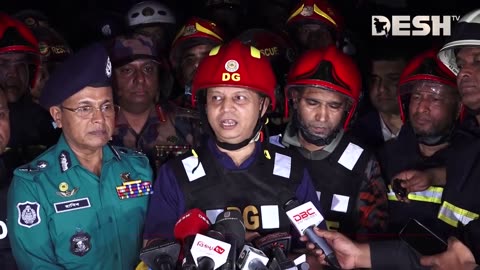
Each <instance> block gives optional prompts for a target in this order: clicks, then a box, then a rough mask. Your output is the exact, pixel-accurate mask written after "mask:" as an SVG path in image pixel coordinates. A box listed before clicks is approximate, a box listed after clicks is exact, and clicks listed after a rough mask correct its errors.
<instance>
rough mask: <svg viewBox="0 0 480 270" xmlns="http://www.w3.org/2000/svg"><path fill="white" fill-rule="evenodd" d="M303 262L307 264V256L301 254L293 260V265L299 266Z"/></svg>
mask: <svg viewBox="0 0 480 270" xmlns="http://www.w3.org/2000/svg"><path fill="white" fill-rule="evenodd" d="M304 262H307V255H305V254H302V255H300V256H298V257H297V258H296V259H295V260H293V263H294V264H295V265H299V264H302V263H304Z"/></svg>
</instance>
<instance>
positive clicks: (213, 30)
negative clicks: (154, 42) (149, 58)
mask: <svg viewBox="0 0 480 270" xmlns="http://www.w3.org/2000/svg"><path fill="white" fill-rule="evenodd" d="M223 39H224V34H223V31H222V29H220V27H219V26H218V25H217V24H215V23H214V22H211V21H209V20H205V19H202V18H198V17H192V18H190V19H189V20H188V21H187V22H186V23H185V25H183V27H182V28H181V29H180V31H179V32H178V33H177V36H176V37H175V39H174V40H173V44H172V47H171V50H170V63H171V64H172V67H173V72H174V73H175V77H176V79H177V84H178V87H177V88H176V89H174V91H173V93H172V95H171V97H170V98H171V99H174V100H175V103H176V104H178V105H179V106H182V107H186V108H191V100H192V80H193V76H194V75H195V72H196V71H197V68H198V65H199V64H200V61H201V60H202V59H203V58H204V57H205V56H207V54H208V52H209V51H210V50H211V49H212V48H213V47H215V46H217V45H220V44H221V43H223Z"/></svg>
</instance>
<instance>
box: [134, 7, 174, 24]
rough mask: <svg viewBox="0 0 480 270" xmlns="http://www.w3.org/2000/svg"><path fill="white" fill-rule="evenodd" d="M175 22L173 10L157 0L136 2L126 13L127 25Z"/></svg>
mask: <svg viewBox="0 0 480 270" xmlns="http://www.w3.org/2000/svg"><path fill="white" fill-rule="evenodd" d="M175 22H176V20H175V15H174V14H173V12H172V11H171V10H170V9H169V8H168V7H167V6H165V5H164V4H160V3H158V2H157V1H144V2H140V3H137V4H135V5H134V6H133V7H131V8H130V10H129V11H128V13H127V23H128V26H129V27H135V26H140V25H145V24H157V23H167V24H175Z"/></svg>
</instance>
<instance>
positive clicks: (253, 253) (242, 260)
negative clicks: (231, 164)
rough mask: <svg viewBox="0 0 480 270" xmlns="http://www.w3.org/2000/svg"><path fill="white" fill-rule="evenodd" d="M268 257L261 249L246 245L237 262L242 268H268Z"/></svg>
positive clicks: (256, 269)
mask: <svg viewBox="0 0 480 270" xmlns="http://www.w3.org/2000/svg"><path fill="white" fill-rule="evenodd" d="M267 263H268V257H267V255H265V253H263V251H261V250H260V249H256V248H254V247H251V246H249V245H244V246H243V249H242V252H240V256H238V260H237V264H238V268H240V270H268V268H267V267H266V266H265V265H267Z"/></svg>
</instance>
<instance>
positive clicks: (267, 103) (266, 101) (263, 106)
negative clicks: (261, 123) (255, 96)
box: [260, 97, 270, 116]
mask: <svg viewBox="0 0 480 270" xmlns="http://www.w3.org/2000/svg"><path fill="white" fill-rule="evenodd" d="M260 105H261V107H260V108H261V109H262V111H261V112H260V114H261V116H264V115H265V113H266V112H267V110H268V107H269V106H270V99H269V98H267V97H264V98H262V102H260Z"/></svg>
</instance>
